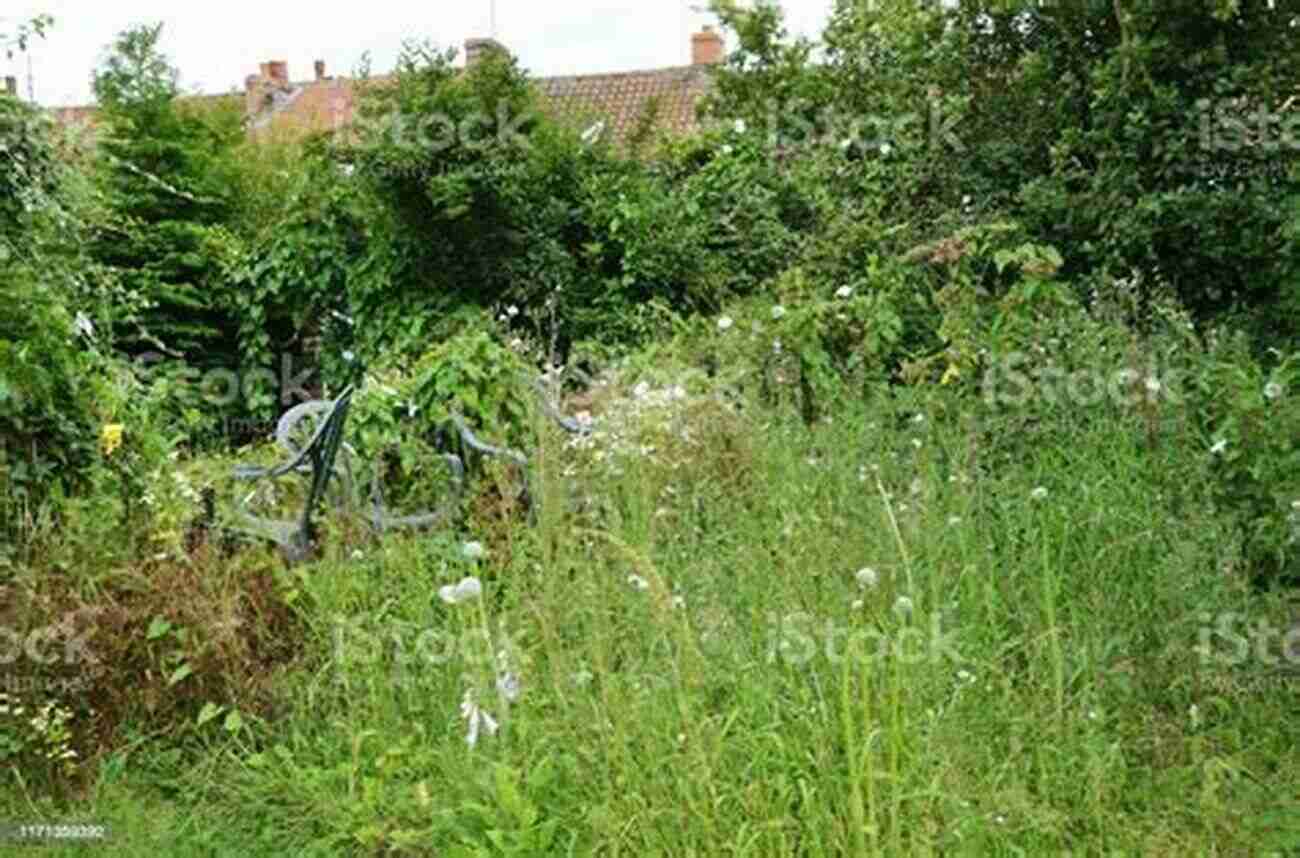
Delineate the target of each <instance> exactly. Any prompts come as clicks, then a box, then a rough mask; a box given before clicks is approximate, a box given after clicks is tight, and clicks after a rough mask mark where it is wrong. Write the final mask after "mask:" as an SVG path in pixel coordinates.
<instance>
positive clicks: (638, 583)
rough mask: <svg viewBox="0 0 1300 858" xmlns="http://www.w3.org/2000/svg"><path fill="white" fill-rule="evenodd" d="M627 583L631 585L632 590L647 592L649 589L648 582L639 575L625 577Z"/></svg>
mask: <svg viewBox="0 0 1300 858" xmlns="http://www.w3.org/2000/svg"><path fill="white" fill-rule="evenodd" d="M627 583H629V584H631V585H632V587H633V589H636V590H649V589H650V582H649V581H647V580H646V579H644V578H642V577H641V576H640V575H629V576H627Z"/></svg>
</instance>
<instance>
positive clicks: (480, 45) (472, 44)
mask: <svg viewBox="0 0 1300 858" xmlns="http://www.w3.org/2000/svg"><path fill="white" fill-rule="evenodd" d="M505 50H506V46H505V45H503V44H501V43H500V42H498V41H497V40H496V39H466V40H465V68H470V67H472V66H473V65H474V64H475V63H477V62H478V61H479V60H481V59H482V58H483V57H484V56H485V55H487V54H488V53H490V52H491V51H501V52H502V53H505Z"/></svg>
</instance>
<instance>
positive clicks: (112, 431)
mask: <svg viewBox="0 0 1300 858" xmlns="http://www.w3.org/2000/svg"><path fill="white" fill-rule="evenodd" d="M125 429H126V427H125V426H123V425H122V424H121V423H108V424H106V425H105V426H104V428H103V429H102V430H100V433H99V448H100V449H101V450H103V451H104V455H105V456H111V455H113V451H114V450H116V449H117V448H118V447H120V446H122V432H123V431H125Z"/></svg>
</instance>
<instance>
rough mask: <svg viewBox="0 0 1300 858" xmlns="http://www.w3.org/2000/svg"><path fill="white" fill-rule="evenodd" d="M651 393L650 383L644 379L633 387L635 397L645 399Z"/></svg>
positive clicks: (633, 396)
mask: <svg viewBox="0 0 1300 858" xmlns="http://www.w3.org/2000/svg"><path fill="white" fill-rule="evenodd" d="M649 393H650V385H649V384H647V383H646V382H644V381H643V382H641V383H640V384H638V385H637V386H636V387H634V388H632V398H634V399H645V398H646V396H647V395H648V394H649Z"/></svg>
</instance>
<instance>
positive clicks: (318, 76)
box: [316, 60, 325, 81]
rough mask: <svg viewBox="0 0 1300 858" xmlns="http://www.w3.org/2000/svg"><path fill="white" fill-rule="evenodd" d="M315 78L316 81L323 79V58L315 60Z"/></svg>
mask: <svg viewBox="0 0 1300 858" xmlns="http://www.w3.org/2000/svg"><path fill="white" fill-rule="evenodd" d="M316 80H318V81H322V80H325V61H324V60H317V61H316Z"/></svg>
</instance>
